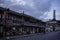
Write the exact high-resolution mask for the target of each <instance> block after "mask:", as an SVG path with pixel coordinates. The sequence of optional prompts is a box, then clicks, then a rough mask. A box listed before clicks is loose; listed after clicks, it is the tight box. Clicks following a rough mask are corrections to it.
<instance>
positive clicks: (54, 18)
mask: <svg viewBox="0 0 60 40" xmlns="http://www.w3.org/2000/svg"><path fill="white" fill-rule="evenodd" d="M55 12H56V10H54V11H53V21H55V20H56V15H55Z"/></svg>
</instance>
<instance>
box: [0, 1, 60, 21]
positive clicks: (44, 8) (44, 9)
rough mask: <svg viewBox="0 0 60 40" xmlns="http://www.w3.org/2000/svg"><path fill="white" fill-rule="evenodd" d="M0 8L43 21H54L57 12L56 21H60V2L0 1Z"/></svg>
mask: <svg viewBox="0 0 60 40" xmlns="http://www.w3.org/2000/svg"><path fill="white" fill-rule="evenodd" d="M0 6H1V7H4V8H10V9H11V10H13V11H16V12H19V13H21V12H23V11H24V12H25V14H27V15H30V16H33V17H35V18H37V19H40V20H43V21H48V20H50V19H53V10H56V19H57V20H60V14H59V13H60V0H0Z"/></svg>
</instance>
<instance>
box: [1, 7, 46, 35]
mask: <svg viewBox="0 0 60 40" xmlns="http://www.w3.org/2000/svg"><path fill="white" fill-rule="evenodd" d="M45 24H46V23H45V22H43V21H41V20H39V19H37V18H34V17H32V16H29V15H26V14H24V12H22V13H17V12H15V11H12V10H10V9H7V8H2V7H0V33H1V34H4V35H9V34H11V35H16V34H31V33H33V34H34V33H41V32H44V30H45Z"/></svg>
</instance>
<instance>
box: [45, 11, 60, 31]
mask: <svg viewBox="0 0 60 40" xmlns="http://www.w3.org/2000/svg"><path fill="white" fill-rule="evenodd" d="M55 11H56V10H54V11H53V19H52V20H49V21H47V22H46V31H47V32H51V31H57V30H60V26H59V24H60V23H59V21H58V20H56V14H55Z"/></svg>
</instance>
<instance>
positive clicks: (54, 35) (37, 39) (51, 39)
mask: <svg viewBox="0 0 60 40" xmlns="http://www.w3.org/2000/svg"><path fill="white" fill-rule="evenodd" d="M9 40H60V33H59V32H50V33H47V34H43V35H41V34H39V35H38V34H37V35H33V36H27V37H16V38H12V39H9Z"/></svg>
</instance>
